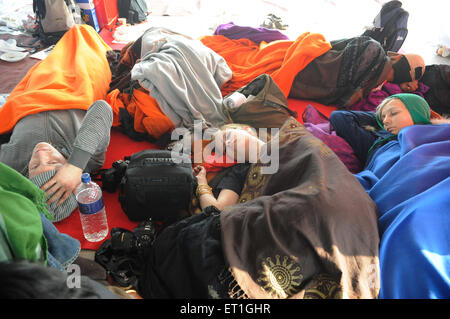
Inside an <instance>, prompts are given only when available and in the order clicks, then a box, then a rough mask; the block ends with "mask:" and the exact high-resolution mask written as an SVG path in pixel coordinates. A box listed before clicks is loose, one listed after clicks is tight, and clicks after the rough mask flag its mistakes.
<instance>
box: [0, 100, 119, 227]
mask: <svg viewBox="0 0 450 319" xmlns="http://www.w3.org/2000/svg"><path fill="white" fill-rule="evenodd" d="M112 120H113V113H112V109H111V107H110V105H109V104H108V103H106V102H105V101H103V100H98V101H96V102H94V103H93V104H92V105H91V106H90V107H89V109H88V110H87V111H86V110H81V109H69V110H53V111H45V112H40V113H36V114H31V115H28V116H26V117H24V118H22V119H21V120H20V121H19V122H18V123H17V124H16V125H15V127H14V129H13V132H12V134H11V137H10V140H9V142H7V143H5V144H3V145H0V162H3V163H5V164H7V165H8V166H10V167H12V168H13V169H15V170H17V171H18V172H20V173H21V174H22V175H24V176H26V177H29V178H30V180H31V181H32V182H33V183H34V184H36V185H37V186H38V187H40V188H41V189H42V190H44V191H45V192H46V196H47V204H48V205H49V207H48V209H49V211H50V212H51V214H52V216H53V221H60V220H62V219H64V218H66V217H68V216H69V215H70V214H71V213H72V211H73V210H74V209H75V208H76V205H77V203H76V200H75V196H74V195H73V192H74V190H75V189H76V187H77V186H78V185H79V184H80V182H81V174H82V173H83V172H89V173H91V172H93V171H95V170H98V169H100V168H101V167H102V166H103V163H104V160H105V153H106V149H107V147H108V145H109V141H110V129H111V125H112Z"/></svg>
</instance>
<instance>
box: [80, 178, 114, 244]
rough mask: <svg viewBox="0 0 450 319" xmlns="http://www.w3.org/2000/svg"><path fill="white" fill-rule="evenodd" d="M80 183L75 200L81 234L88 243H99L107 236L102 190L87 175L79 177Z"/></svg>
mask: <svg viewBox="0 0 450 319" xmlns="http://www.w3.org/2000/svg"><path fill="white" fill-rule="evenodd" d="M81 182H82V183H81V185H80V186H78V188H77V191H76V199H77V202H78V210H79V211H80V219H81V227H82V228H83V234H84V237H85V238H86V239H87V240H88V241H92V242H96V241H100V240H102V239H104V238H105V237H106V236H107V235H108V221H107V219H106V212H105V204H104V203H103V194H102V189H101V188H100V186H98V185H97V184H96V183H95V182H93V181H91V176H90V175H89V173H83V174H82V175H81Z"/></svg>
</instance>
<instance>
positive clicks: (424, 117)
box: [377, 93, 431, 129]
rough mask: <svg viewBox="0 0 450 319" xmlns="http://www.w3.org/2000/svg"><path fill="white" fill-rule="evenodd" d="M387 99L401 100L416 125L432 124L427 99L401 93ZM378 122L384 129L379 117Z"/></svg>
mask: <svg viewBox="0 0 450 319" xmlns="http://www.w3.org/2000/svg"><path fill="white" fill-rule="evenodd" d="M387 99H389V100H391V99H399V100H400V101H402V102H403V104H405V106H406V108H407V110H408V112H409V114H411V118H412V120H413V122H414V124H431V122H430V116H431V110H430V106H429V105H428V103H427V101H425V99H424V98H423V97H421V96H419V95H417V94H412V93H400V94H394V95H392V96H390V97H388V98H387ZM377 122H378V124H379V125H380V127H381V128H383V129H384V125H383V122H382V121H381V119H380V118H379V117H378V116H377Z"/></svg>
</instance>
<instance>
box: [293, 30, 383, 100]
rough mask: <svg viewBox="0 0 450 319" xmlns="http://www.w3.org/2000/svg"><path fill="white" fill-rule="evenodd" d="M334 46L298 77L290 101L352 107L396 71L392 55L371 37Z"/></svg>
mask: <svg viewBox="0 0 450 319" xmlns="http://www.w3.org/2000/svg"><path fill="white" fill-rule="evenodd" d="M330 43H331V45H332V47H331V49H330V50H329V51H328V52H326V53H325V54H323V55H321V56H319V57H317V58H316V59H314V60H313V61H312V62H311V63H310V64H308V66H306V67H305V68H304V69H303V70H302V71H300V72H299V73H298V74H297V76H296V77H295V79H294V82H293V84H292V88H291V91H290V94H289V96H290V97H292V98H299V99H307V100H314V101H317V102H319V103H322V104H326V105H337V106H339V107H349V106H350V105H353V104H354V103H356V102H357V101H358V100H359V99H361V98H362V97H365V96H367V94H369V92H370V91H371V90H372V89H374V88H376V87H377V86H379V85H380V84H382V83H383V81H385V80H386V79H387V76H388V74H389V71H390V70H392V64H391V61H390V58H389V57H388V55H387V54H386V53H385V51H384V49H383V48H382V46H381V45H380V44H379V43H378V42H377V41H375V40H373V39H371V38H370V37H365V36H360V37H355V38H350V39H343V40H336V41H331V42H330Z"/></svg>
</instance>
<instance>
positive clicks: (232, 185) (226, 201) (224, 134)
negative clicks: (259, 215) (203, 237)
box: [194, 126, 264, 210]
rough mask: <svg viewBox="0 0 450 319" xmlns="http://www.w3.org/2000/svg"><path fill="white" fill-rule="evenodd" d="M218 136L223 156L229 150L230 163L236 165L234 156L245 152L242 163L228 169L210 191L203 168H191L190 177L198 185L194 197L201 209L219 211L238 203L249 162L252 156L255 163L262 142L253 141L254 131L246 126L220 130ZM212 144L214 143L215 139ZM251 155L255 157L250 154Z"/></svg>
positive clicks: (255, 137) (257, 139)
mask: <svg viewBox="0 0 450 319" xmlns="http://www.w3.org/2000/svg"><path fill="white" fill-rule="evenodd" d="M218 134H220V139H221V141H222V142H223V152H224V153H226V152H227V148H232V150H233V156H234V158H233V159H234V160H235V161H238V152H239V151H245V154H243V155H244V158H245V163H237V164H236V165H233V167H231V168H228V171H227V172H226V174H225V176H223V178H221V180H220V181H219V182H218V184H217V186H215V187H213V188H211V187H210V186H209V185H208V180H207V176H206V175H207V174H206V169H205V167H203V166H202V165H197V166H195V167H194V175H195V176H196V177H197V181H198V187H197V191H196V195H197V198H198V199H199V204H200V208H201V209H205V208H206V207H208V206H215V207H216V208H217V209H219V210H221V209H223V208H224V207H225V206H229V205H233V204H236V203H237V202H238V200H239V196H240V194H241V191H242V188H243V186H244V182H245V179H246V177H247V173H248V170H249V168H250V163H249V161H250V160H251V157H252V156H254V157H255V158H254V159H255V160H256V159H257V158H258V157H259V150H260V148H261V147H262V146H263V145H264V142H263V141H262V140H260V139H259V138H258V137H257V134H256V133H255V131H254V130H253V129H252V128H250V127H249V126H241V127H238V128H231V127H230V128H227V126H224V127H223V128H222V129H221V130H220V132H219V133H218ZM216 140H218V138H217V137H216ZM254 151H255V152H256V154H253V153H252V152H254Z"/></svg>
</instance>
